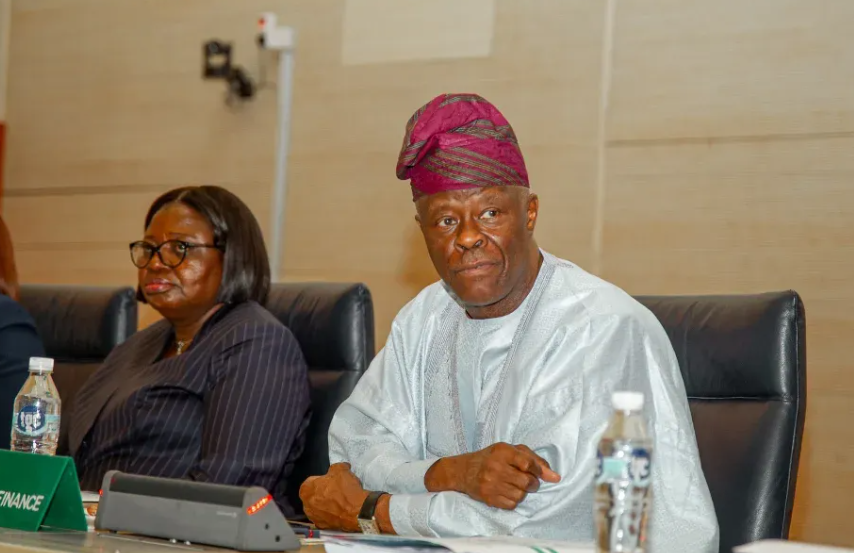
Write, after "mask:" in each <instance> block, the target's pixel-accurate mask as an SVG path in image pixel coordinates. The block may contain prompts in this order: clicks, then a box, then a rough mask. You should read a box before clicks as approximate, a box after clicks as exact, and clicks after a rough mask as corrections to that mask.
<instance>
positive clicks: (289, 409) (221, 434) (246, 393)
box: [68, 186, 309, 516]
mask: <svg viewBox="0 0 854 553" xmlns="http://www.w3.org/2000/svg"><path fill="white" fill-rule="evenodd" d="M130 253H131V261H133V264H134V265H135V266H136V267H137V269H138V279H139V288H138V298H139V300H140V301H142V302H145V303H148V305H150V306H151V307H153V308H154V309H155V310H156V311H157V312H158V313H160V314H161V315H162V316H163V320H161V321H159V322H157V323H155V324H153V325H151V326H149V327H148V328H146V329H144V330H142V331H140V332H138V333H136V334H135V335H133V336H132V337H131V338H130V339H128V340H127V341H126V342H125V343H123V344H121V345H120V346H118V347H117V348H116V349H115V350H114V351H113V352H112V353H111V354H110V356H109V357H108V358H107V359H106V360H105V361H104V364H103V366H102V367H101V368H100V369H99V370H98V371H97V372H96V373H95V374H94V375H92V377H91V378H90V379H89V380H88V381H87V382H86V384H85V385H84V387H83V388H82V389H81V391H80V392H79V394H78V396H77V397H76V398H75V408H74V411H73V413H72V414H71V425H70V428H69V433H68V441H69V443H68V447H69V450H70V451H71V453H72V454H73V456H74V459H75V462H76V464H77V472H78V475H79V477H80V483H81V488H82V489H84V490H91V491H97V490H98V489H99V488H100V486H101V481H102V478H103V476H104V473H106V472H107V471H108V470H113V469H115V470H120V471H124V472H130V473H135V474H143V475H149V476H162V477H168V478H188V479H191V480H198V481H205V482H216V483H222V484H233V485H239V486H249V485H257V486H262V487H264V488H266V489H267V490H268V491H270V492H271V493H272V494H273V496H274V498H275V499H276V500H277V502H278V503H279V505H280V507H282V509H283V511H284V513H285V514H286V515H287V516H290V515H291V514H292V509H291V507H290V506H289V505H288V504H287V500H286V499H285V495H284V491H285V490H284V487H285V480H286V479H287V477H288V475H289V474H290V472H291V469H292V467H293V463H294V461H295V460H296V458H297V457H298V456H299V454H300V453H301V452H302V448H303V443H304V436H303V434H304V432H305V428H306V426H307V423H308V412H309V388H308V376H307V374H308V373H307V367H306V364H305V360H304V358H303V356H302V353H301V351H300V349H299V345H298V344H297V342H296V339H295V338H294V336H293V335H292V334H291V332H290V331H289V330H288V329H287V328H286V327H285V326H283V325H282V324H281V323H280V322H279V321H278V320H277V319H275V318H274V317H273V316H272V315H271V314H270V313H269V312H268V311H267V310H266V309H264V307H262V306H263V304H264V303H265V301H266V298H267V293H268V290H269V287H270V266H269V263H268V260H267V254H266V251H265V248H264V240H263V237H262V235H261V230H260V228H259V226H258V222H257V221H256V220H255V217H254V216H253V215H252V213H251V212H250V211H249V208H247V207H246V205H245V204H244V203H243V202H242V201H240V199H238V198H237V197H236V196H235V195H234V194H232V193H230V192H228V191H227V190H225V189H223V188H219V187H215V186H200V187H189V188H180V189H177V190H173V191H171V192H167V193H166V194H164V195H163V196H161V197H160V198H158V199H157V200H155V202H154V204H153V205H152V206H151V208H150V209H149V210H148V214H147V215H146V217H145V236H144V237H143V239H142V240H140V241H138V242H134V243H132V244H131V245H130Z"/></svg>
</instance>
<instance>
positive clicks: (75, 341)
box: [20, 285, 137, 454]
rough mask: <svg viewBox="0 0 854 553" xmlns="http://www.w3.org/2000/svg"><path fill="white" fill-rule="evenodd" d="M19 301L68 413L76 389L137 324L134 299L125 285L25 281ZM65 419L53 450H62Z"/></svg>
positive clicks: (133, 330) (133, 293)
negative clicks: (41, 345)
mask: <svg viewBox="0 0 854 553" xmlns="http://www.w3.org/2000/svg"><path fill="white" fill-rule="evenodd" d="M20 301H21V304H22V305H23V306H24V307H26V309H27V311H29V313H30V315H32V317H33V319H34V320H35V322H36V328H37V329H38V332H39V335H40V336H41V339H42V342H43V343H44V347H45V352H46V354H47V355H48V357H52V358H53V359H54V370H53V381H54V383H55V384H56V388H57V391H58V392H59V398H60V400H61V401H62V411H63V412H64V413H67V412H69V410H70V408H71V406H72V405H73V403H74V397H75V396H76V395H77V391H78V390H79V389H80V387H81V386H82V385H83V383H84V382H85V381H86V379H87V378H89V376H90V375H91V374H92V373H93V372H95V370H96V369H97V368H98V367H99V366H100V365H101V363H102V362H103V361H104V359H105V358H106V357H107V355H108V354H109V353H110V351H112V349H113V348H114V347H116V346H117V345H119V344H121V343H122V342H124V341H125V340H126V339H127V338H128V337H129V336H130V335H131V334H133V333H134V332H136V328H137V303H136V297H135V291H134V289H133V288H131V287H119V288H106V287H88V286H48V285H26V286H22V287H21V298H20ZM66 427H67V419H63V420H62V421H61V422H60V440H59V448H58V450H57V453H59V454H65V453H66V451H65V444H66V440H65V432H66Z"/></svg>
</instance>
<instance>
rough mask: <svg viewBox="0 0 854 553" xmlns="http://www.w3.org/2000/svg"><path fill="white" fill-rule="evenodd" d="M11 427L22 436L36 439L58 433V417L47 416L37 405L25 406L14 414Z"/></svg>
mask: <svg viewBox="0 0 854 553" xmlns="http://www.w3.org/2000/svg"><path fill="white" fill-rule="evenodd" d="M12 427H13V428H14V429H15V431H16V432H18V433H19V434H23V435H24V436H32V437H38V436H42V435H43V434H45V433H46V432H58V431H59V415H48V414H46V413H45V410H44V409H42V408H41V407H39V406H37V405H27V406H25V407H24V408H22V409H21V410H20V411H18V412H16V413H15V414H14V419H13V420H12Z"/></svg>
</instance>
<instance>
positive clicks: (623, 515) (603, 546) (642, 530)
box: [594, 392, 653, 553]
mask: <svg viewBox="0 0 854 553" xmlns="http://www.w3.org/2000/svg"><path fill="white" fill-rule="evenodd" d="M643 400H644V397H643V394H641V393H637V392H616V393H615V394H614V395H613V396H612V397H611V404H612V406H613V408H614V414H613V416H612V417H611V421H610V423H609V424H608V428H607V429H606V430H605V433H604V434H603V435H602V439H601V441H600V442H599V449H598V451H597V455H596V457H597V468H596V479H595V482H596V499H595V501H596V505H595V513H594V515H595V518H596V551H597V552H598V553H645V552H646V551H648V550H649V548H648V544H647V542H646V526H647V518H648V513H649V509H650V501H651V500H652V494H651V491H650V475H651V472H652V460H653V459H652V440H651V439H650V437H649V432H648V431H647V427H646V422H645V421H644V419H643V415H642V413H641V411H642V409H643Z"/></svg>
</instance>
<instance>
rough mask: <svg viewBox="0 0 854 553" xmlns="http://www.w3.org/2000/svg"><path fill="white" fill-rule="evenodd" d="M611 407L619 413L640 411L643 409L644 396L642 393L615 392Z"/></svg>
mask: <svg viewBox="0 0 854 553" xmlns="http://www.w3.org/2000/svg"><path fill="white" fill-rule="evenodd" d="M611 405H612V406H613V407H614V409H616V410H617V411H640V410H641V409H643V394H642V393H640V392H614V394H613V395H612V396H611Z"/></svg>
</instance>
